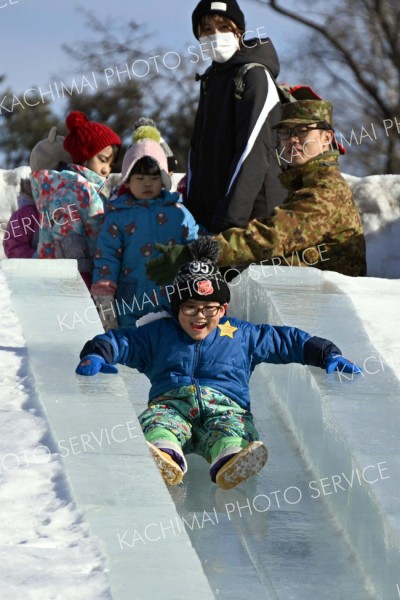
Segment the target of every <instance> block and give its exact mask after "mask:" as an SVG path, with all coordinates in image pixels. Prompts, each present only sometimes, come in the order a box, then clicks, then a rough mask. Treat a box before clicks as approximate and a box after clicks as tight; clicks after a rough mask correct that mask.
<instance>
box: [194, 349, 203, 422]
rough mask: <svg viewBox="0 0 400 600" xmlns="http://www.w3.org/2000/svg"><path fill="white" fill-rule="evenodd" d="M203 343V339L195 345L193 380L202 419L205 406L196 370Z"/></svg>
mask: <svg viewBox="0 0 400 600" xmlns="http://www.w3.org/2000/svg"><path fill="white" fill-rule="evenodd" d="M201 344H202V341H200V342H196V346H195V351H194V365H193V381H194V385H195V388H196V396H197V404H198V407H199V418H200V419H201V420H202V419H203V416H204V411H203V406H202V402H201V392H200V385H199V380H198V379H197V378H196V377H195V372H196V368H197V364H198V362H199V355H200V345H201Z"/></svg>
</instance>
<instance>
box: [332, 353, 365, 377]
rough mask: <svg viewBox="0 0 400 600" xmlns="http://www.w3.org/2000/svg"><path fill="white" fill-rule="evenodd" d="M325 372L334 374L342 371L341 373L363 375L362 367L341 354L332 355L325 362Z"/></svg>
mask: <svg viewBox="0 0 400 600" xmlns="http://www.w3.org/2000/svg"><path fill="white" fill-rule="evenodd" d="M325 371H326V372H327V373H333V371H340V372H341V373H362V369H361V367H359V366H358V365H356V364H355V363H352V362H350V361H349V360H347V358H344V356H341V355H340V354H330V355H329V356H328V357H327V359H326V361H325Z"/></svg>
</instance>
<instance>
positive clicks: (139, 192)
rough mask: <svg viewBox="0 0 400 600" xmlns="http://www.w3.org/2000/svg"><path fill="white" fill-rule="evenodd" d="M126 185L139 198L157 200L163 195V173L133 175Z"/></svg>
mask: <svg viewBox="0 0 400 600" xmlns="http://www.w3.org/2000/svg"><path fill="white" fill-rule="evenodd" d="M125 187H126V188H127V189H128V190H129V191H130V192H131V194H132V196H135V198H137V199H138V200H155V199H156V198H158V197H159V196H160V195H161V190H162V179H161V175H140V174H139V173H137V174H134V175H131V176H130V177H129V180H128V181H127V182H126V183H125Z"/></svg>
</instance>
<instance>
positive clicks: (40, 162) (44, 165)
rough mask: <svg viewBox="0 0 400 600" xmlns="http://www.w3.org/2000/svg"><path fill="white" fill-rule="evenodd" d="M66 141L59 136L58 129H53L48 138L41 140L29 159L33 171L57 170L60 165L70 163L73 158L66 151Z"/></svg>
mask: <svg viewBox="0 0 400 600" xmlns="http://www.w3.org/2000/svg"><path fill="white" fill-rule="evenodd" d="M64 139H65V138H64V137H63V136H62V135H57V127H52V128H51V129H50V132H49V135H48V136H47V138H46V139H44V140H40V142H38V143H37V144H36V145H35V146H34V147H33V149H32V152H31V155H30V157H29V166H30V168H31V171H41V170H42V169H46V170H49V171H51V170H54V169H57V168H58V166H59V164H60V163H70V162H71V161H72V158H71V156H70V154H69V153H68V152H67V151H66V150H65V149H64V145H63V142H64Z"/></svg>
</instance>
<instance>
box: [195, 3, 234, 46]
mask: <svg viewBox="0 0 400 600" xmlns="http://www.w3.org/2000/svg"><path fill="white" fill-rule="evenodd" d="M210 14H217V15H221V16H223V17H227V19H230V20H231V21H233V22H234V23H236V25H237V26H238V28H239V29H242V30H243V31H244V30H245V29H246V23H245V19H244V14H243V13H242V11H241V10H240V7H239V5H238V3H237V2H236V0H225V2H213V1H212V0H200V2H199V3H198V5H197V6H196V8H195V9H194V11H193V14H192V27H193V33H194V35H195V37H196V38H197V39H199V34H198V28H199V25H200V22H201V20H202V18H203V17H205V16H206V15H210Z"/></svg>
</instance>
